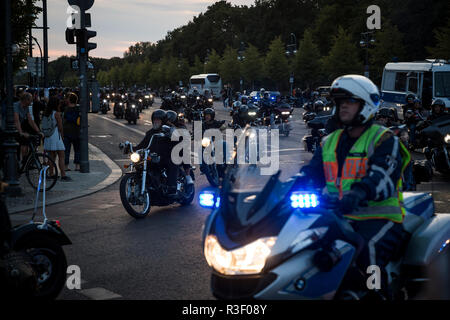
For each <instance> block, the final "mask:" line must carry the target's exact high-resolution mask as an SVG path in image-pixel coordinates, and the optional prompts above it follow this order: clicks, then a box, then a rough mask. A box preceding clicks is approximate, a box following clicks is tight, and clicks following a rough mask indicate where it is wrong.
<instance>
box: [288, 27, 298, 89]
mask: <svg viewBox="0 0 450 320" xmlns="http://www.w3.org/2000/svg"><path fill="white" fill-rule="evenodd" d="M289 40H290V43H289V44H288V45H287V46H286V47H287V50H286V55H287V56H288V57H291V56H294V55H295V54H296V53H297V37H296V36H295V34H293V33H291V34H290V35H289ZM289 83H290V88H291V91H290V94H291V95H292V91H293V86H294V72H293V71H292V72H291V75H290V77H289Z"/></svg>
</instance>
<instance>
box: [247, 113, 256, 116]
mask: <svg viewBox="0 0 450 320" xmlns="http://www.w3.org/2000/svg"><path fill="white" fill-rule="evenodd" d="M248 115H249V116H250V117H254V116H256V112H249V113H248Z"/></svg>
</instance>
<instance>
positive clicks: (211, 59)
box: [204, 49, 220, 73]
mask: <svg viewBox="0 0 450 320" xmlns="http://www.w3.org/2000/svg"><path fill="white" fill-rule="evenodd" d="M219 68H220V55H219V54H218V53H217V51H216V50H215V49H213V50H212V51H211V54H210V55H209V56H208V58H207V61H206V63H205V69H204V71H205V73H219Z"/></svg>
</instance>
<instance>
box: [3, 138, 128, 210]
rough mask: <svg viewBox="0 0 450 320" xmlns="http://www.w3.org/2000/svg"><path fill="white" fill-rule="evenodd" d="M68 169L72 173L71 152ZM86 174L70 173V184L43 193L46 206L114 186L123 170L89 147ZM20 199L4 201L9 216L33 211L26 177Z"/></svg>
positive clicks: (33, 192)
mask: <svg viewBox="0 0 450 320" xmlns="http://www.w3.org/2000/svg"><path fill="white" fill-rule="evenodd" d="M70 168H71V169H72V170H73V168H74V165H73V150H72V152H71V160H70ZM89 169H90V170H89V171H90V172H89V173H80V172H78V171H69V172H67V176H70V177H71V178H72V180H73V181H68V182H66V181H61V180H59V179H58V181H57V182H56V185H55V186H54V187H53V188H52V189H51V190H50V191H47V192H46V193H45V196H46V201H45V203H46V205H50V204H55V203H59V202H63V201H67V200H72V199H75V198H79V197H82V196H86V195H89V194H92V193H94V192H97V191H100V190H102V189H104V188H106V187H108V186H110V185H111V184H113V183H115V182H116V181H117V180H119V179H120V177H121V176H122V170H121V169H120V167H119V166H118V165H117V164H115V163H114V162H113V161H112V160H111V159H110V158H109V157H108V156H107V155H106V154H104V153H103V152H102V151H101V150H100V149H99V148H97V147H95V146H94V145H92V144H89ZM20 186H21V188H22V193H23V196H21V197H14V198H11V197H8V198H6V205H7V207H8V211H9V213H10V214H11V213H18V212H22V211H28V210H32V209H34V201H35V197H36V190H35V189H33V188H32V187H31V186H30V185H29V183H28V181H27V180H26V177H25V175H22V177H21V178H20ZM39 207H42V192H41V194H40V195H39V203H38V208H39Z"/></svg>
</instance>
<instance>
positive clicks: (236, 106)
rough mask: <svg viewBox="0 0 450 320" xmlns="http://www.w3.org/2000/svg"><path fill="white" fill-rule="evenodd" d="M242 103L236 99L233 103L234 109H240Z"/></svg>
mask: <svg viewBox="0 0 450 320" xmlns="http://www.w3.org/2000/svg"><path fill="white" fill-rule="evenodd" d="M241 105H242V103H241V102H240V101H235V102H234V103H233V109H239V108H240V107H241Z"/></svg>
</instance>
